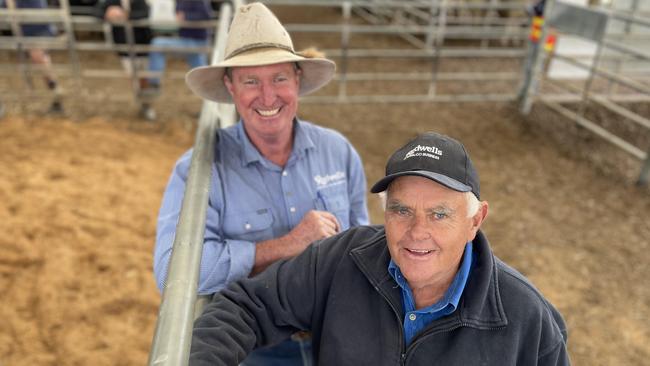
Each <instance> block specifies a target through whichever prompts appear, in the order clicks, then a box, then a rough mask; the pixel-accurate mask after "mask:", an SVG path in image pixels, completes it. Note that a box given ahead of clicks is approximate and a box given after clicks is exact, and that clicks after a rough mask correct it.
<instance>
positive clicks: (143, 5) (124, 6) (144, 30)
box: [95, 0, 155, 119]
mask: <svg viewBox="0 0 650 366" xmlns="http://www.w3.org/2000/svg"><path fill="white" fill-rule="evenodd" d="M95 8H96V11H95V13H96V15H97V16H98V17H99V18H102V19H104V20H105V21H107V22H110V23H120V22H125V21H127V20H132V21H133V20H143V19H148V18H149V4H147V2H146V0H98V1H97V3H96V5H95ZM111 33H112V35H113V41H114V42H115V44H118V45H123V44H129V38H128V36H127V33H126V29H125V27H124V26H122V25H112V26H111ZM133 42H134V44H136V45H138V44H144V45H147V44H149V43H150V42H151V29H150V28H149V27H148V26H138V27H133ZM117 54H118V55H119V57H120V62H121V64H122V68H123V69H124V71H126V73H127V74H128V75H129V76H132V75H133V73H134V72H136V70H137V71H143V70H146V69H147V68H148V59H147V56H148V53H147V52H135V54H134V55H133V56H134V57H133V58H132V57H131V55H130V54H129V52H128V51H118V52H117ZM147 84H148V79H147V78H146V77H138V84H137V87H138V96H139V97H141V96H143V95H142V91H143V90H145V89H147V88H148V85H147ZM140 102H141V105H140V115H141V116H142V117H145V118H147V119H154V118H155V111H154V110H153V109H152V108H151V105H150V103H149V102H148V101H146V100H143V101H140Z"/></svg>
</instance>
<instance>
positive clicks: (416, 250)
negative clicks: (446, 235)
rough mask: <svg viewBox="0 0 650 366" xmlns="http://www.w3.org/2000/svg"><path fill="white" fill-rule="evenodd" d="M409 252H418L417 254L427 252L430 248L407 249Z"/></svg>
mask: <svg viewBox="0 0 650 366" xmlns="http://www.w3.org/2000/svg"><path fill="white" fill-rule="evenodd" d="M409 252H413V253H418V254H428V253H430V252H431V251H430V250H421V249H409Z"/></svg>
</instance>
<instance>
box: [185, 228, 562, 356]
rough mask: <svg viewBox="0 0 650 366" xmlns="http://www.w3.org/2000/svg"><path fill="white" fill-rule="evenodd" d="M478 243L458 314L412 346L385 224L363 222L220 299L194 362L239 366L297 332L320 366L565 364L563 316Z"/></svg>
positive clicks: (199, 323) (197, 339) (197, 335)
mask: <svg viewBox="0 0 650 366" xmlns="http://www.w3.org/2000/svg"><path fill="white" fill-rule="evenodd" d="M473 245H474V248H473V249H474V251H475V253H476V261H475V263H474V266H473V268H472V271H471V273H470V277H469V278H468V282H467V284H466V287H465V290H464V292H463V295H462V297H461V301H460V303H459V307H458V309H457V310H456V311H455V312H454V313H452V314H450V315H448V316H445V317H443V318H441V319H438V320H435V321H433V322H432V323H431V324H429V325H428V326H427V327H426V329H425V330H423V331H422V332H421V333H420V334H418V335H417V336H416V337H415V338H414V339H413V341H412V343H411V345H410V346H409V347H408V348H406V347H405V342H404V335H403V328H402V319H403V317H404V311H403V309H402V299H401V295H400V289H399V287H398V286H397V284H396V283H395V281H394V280H393V279H392V277H391V276H390V275H389V274H388V270H387V268H388V261H389V260H390V253H389V252H388V248H387V246H386V236H385V233H384V228H383V227H380V226H365V227H357V228H353V229H350V230H348V231H346V232H343V233H341V234H339V235H337V236H334V237H331V238H328V239H325V240H323V241H320V242H317V243H314V244H312V245H311V246H310V247H309V248H308V249H306V250H305V251H304V252H303V253H302V254H301V255H299V256H297V257H295V258H293V259H290V260H287V261H281V262H278V263H275V264H274V265H272V266H271V267H269V268H268V269H267V270H266V271H264V272H263V273H261V274H260V275H258V276H256V277H254V278H250V279H244V280H241V281H238V282H235V283H233V284H231V286H229V287H228V288H227V289H225V290H224V291H222V292H221V293H219V294H217V295H216V296H215V297H214V299H213V301H212V302H211V303H210V304H209V305H208V306H207V307H206V308H205V310H204V312H203V314H202V316H200V317H199V318H198V319H197V320H196V322H195V324H194V333H193V339H192V349H191V356H190V365H193V366H199V365H237V364H238V363H239V362H241V361H242V360H243V359H244V358H245V356H246V354H247V353H249V352H250V351H251V350H252V349H253V348H254V347H259V346H263V345H268V344H273V343H276V342H279V341H281V340H284V339H286V338H287V337H289V335H290V334H292V333H294V332H296V331H297V330H309V331H311V332H312V335H313V351H314V357H315V358H316V362H317V364H319V365H332V366H339V365H445V366H449V365H463V366H469V365H495V366H507V365H569V364H570V362H569V356H568V353H567V349H566V340H567V332H566V326H565V323H564V320H563V319H562V316H561V315H560V313H559V312H558V311H557V310H556V309H555V308H554V307H553V306H552V305H551V304H550V303H549V302H548V301H547V300H546V299H545V298H544V297H543V296H542V295H541V294H540V292H539V291H538V290H537V289H535V287H534V286H533V285H532V284H531V283H530V282H529V281H528V280H526V278H524V276H523V275H521V274H520V273H519V272H517V271H516V270H514V269H512V268H511V267H509V266H507V265H506V264H504V263H503V262H502V261H501V260H499V259H498V258H496V257H495V256H494V255H493V254H492V251H491V250H490V246H489V244H488V241H487V239H486V238H485V236H484V235H483V233H482V232H480V231H479V233H478V234H477V236H476V238H475V239H474V240H473Z"/></svg>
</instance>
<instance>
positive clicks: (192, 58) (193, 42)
mask: <svg viewBox="0 0 650 366" xmlns="http://www.w3.org/2000/svg"><path fill="white" fill-rule="evenodd" d="M185 40H186V41H185V43H186V44H187V45H188V46H191V47H205V46H206V45H207V44H208V41H207V40H202V39H191V38H185ZM185 62H187V65H188V66H189V67H190V68H195V67H200V66H205V65H207V64H208V56H207V55H206V54H204V53H186V54H185Z"/></svg>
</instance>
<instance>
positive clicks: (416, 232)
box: [410, 215, 431, 241]
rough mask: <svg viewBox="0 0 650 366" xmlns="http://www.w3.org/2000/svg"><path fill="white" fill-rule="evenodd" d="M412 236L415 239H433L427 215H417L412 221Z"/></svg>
mask: <svg viewBox="0 0 650 366" xmlns="http://www.w3.org/2000/svg"><path fill="white" fill-rule="evenodd" d="M410 231H411V237H412V238H413V240H416V241H420V240H428V239H431V229H430V227H429V225H428V222H427V217H426V216H425V215H415V216H414V217H413V220H412V223H411V230H410Z"/></svg>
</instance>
